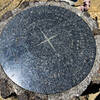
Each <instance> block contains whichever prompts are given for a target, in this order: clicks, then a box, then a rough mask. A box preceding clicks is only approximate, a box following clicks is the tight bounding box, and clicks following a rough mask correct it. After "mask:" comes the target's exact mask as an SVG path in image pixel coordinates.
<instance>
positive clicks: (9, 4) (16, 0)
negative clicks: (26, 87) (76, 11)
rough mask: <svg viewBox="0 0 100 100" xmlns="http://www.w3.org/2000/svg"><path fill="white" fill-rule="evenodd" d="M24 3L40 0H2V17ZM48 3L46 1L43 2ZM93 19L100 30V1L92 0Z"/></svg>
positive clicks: (94, 95)
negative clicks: (95, 19)
mask: <svg viewBox="0 0 100 100" xmlns="http://www.w3.org/2000/svg"><path fill="white" fill-rule="evenodd" d="M24 1H39V0H0V17H1V16H2V15H3V14H5V13H6V12H7V11H10V10H13V9H15V8H17V7H19V6H20V5H21V4H22V3H23V2H24ZM42 1H46V0H42ZM82 1H83V0H78V2H77V3H76V5H82ZM88 12H89V13H90V15H91V17H93V18H97V21H98V24H99V28H100V0H91V7H90V9H89V11H88ZM98 94H100V93H99V92H97V93H94V94H89V95H88V100H95V98H96V97H97V96H98ZM0 100H17V99H16V98H14V97H12V98H9V99H2V98H1V97H0ZM80 100H86V99H84V97H83V96H81V97H80Z"/></svg>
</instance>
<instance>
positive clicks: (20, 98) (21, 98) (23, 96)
mask: <svg viewBox="0 0 100 100" xmlns="http://www.w3.org/2000/svg"><path fill="white" fill-rule="evenodd" d="M18 100H29V96H28V95H27V94H25V93H23V94H21V95H18Z"/></svg>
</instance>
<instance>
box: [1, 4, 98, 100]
mask: <svg viewBox="0 0 100 100" xmlns="http://www.w3.org/2000/svg"><path fill="white" fill-rule="evenodd" d="M37 5H42V6H38V7H36V6H37ZM44 5H45V6H44ZM48 5H52V6H48ZM65 5H66V7H65ZM36 6H35V7H33V8H30V9H27V10H26V11H24V12H21V13H19V14H17V15H16V16H15V17H14V18H13V19H11V20H10V21H9V23H8V24H7V25H6V26H5V28H4V29H3V31H2V34H1V36H0V56H2V57H1V58H0V63H1V65H2V67H3V69H4V71H5V72H6V74H7V75H8V76H9V77H10V78H11V79H12V80H13V81H14V82H15V83H16V84H18V85H19V86H21V87H23V88H25V89H28V90H31V91H34V92H38V93H44V94H52V93H58V92H62V93H61V94H54V95H49V96H48V97H49V99H50V100H57V99H56V98H59V96H60V98H62V97H63V98H64V99H63V100H66V98H67V100H68V98H69V97H67V96H68V95H69V96H70V97H72V96H77V95H79V94H81V92H82V91H84V89H86V87H87V85H88V84H89V82H90V80H91V77H92V75H93V74H94V73H95V72H96V71H97V69H98V67H95V68H94V67H93V64H94V60H95V56H96V45H95V40H94V37H93V33H92V32H91V29H93V27H91V29H90V28H89V27H88V25H87V24H86V23H85V21H86V20H87V19H86V18H85V17H84V15H82V13H80V12H77V14H78V15H82V17H84V20H85V21H83V20H82V19H81V18H80V17H79V16H77V15H76V14H75V13H73V12H75V10H74V8H72V7H70V6H68V5H67V4H63V3H61V4H60V3H54V4H53V3H45V4H44V3H41V4H36ZM57 6H58V7H57ZM59 6H60V7H59ZM61 7H63V8H61ZM40 8H41V9H40ZM68 9H70V10H68ZM71 10H72V11H73V12H71ZM90 25H91V24H90V23H89V26H90ZM94 65H95V64H94ZM92 67H93V68H92ZM91 69H92V70H91ZM90 71H91V72H90ZM65 90H68V91H67V92H66V91H65ZM69 90H71V91H70V92H69ZM64 91H65V92H64ZM75 91H76V92H75ZM53 97H55V99H53ZM58 100H59V99H58Z"/></svg>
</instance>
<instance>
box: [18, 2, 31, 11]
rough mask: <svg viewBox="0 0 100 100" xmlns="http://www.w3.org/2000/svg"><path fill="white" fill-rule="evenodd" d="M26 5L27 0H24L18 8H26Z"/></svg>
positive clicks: (27, 3) (27, 4)
mask: <svg viewBox="0 0 100 100" xmlns="http://www.w3.org/2000/svg"><path fill="white" fill-rule="evenodd" d="M27 6H29V2H28V1H24V2H23V3H22V4H21V5H20V7H19V8H21V9H24V8H26V7H27Z"/></svg>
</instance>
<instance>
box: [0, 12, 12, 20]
mask: <svg viewBox="0 0 100 100" xmlns="http://www.w3.org/2000/svg"><path fill="white" fill-rule="evenodd" d="M11 16H13V14H12V11H7V12H6V13H5V14H4V15H3V16H2V17H1V19H0V20H1V21H4V20H6V19H8V18H9V17H11Z"/></svg>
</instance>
